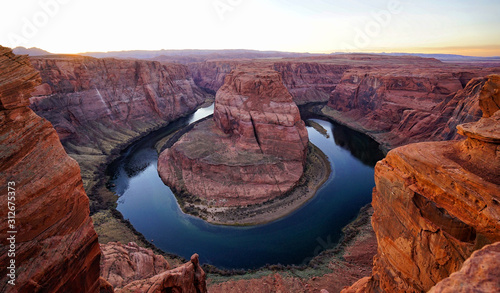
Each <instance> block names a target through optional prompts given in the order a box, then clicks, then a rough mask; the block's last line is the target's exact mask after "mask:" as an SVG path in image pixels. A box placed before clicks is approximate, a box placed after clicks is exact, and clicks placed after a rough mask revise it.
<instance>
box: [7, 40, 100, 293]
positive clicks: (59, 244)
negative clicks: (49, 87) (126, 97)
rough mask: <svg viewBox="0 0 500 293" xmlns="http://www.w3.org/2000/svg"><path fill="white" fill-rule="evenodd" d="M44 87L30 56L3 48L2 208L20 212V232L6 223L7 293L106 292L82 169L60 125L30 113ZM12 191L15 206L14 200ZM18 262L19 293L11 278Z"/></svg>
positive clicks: (16, 217) (16, 226) (16, 282)
mask: <svg viewBox="0 0 500 293" xmlns="http://www.w3.org/2000/svg"><path fill="white" fill-rule="evenodd" d="M39 83H40V77H39V74H38V72H37V71H35V70H34V69H33V67H32V66H31V64H30V62H29V60H28V58H27V57H26V56H15V55H14V54H12V52H11V51H10V49H7V48H4V47H0V144H1V145H2V147H1V148H0V173H1V175H0V186H2V190H3V194H2V196H0V205H1V206H2V209H3V210H4V211H6V210H7V205H8V201H9V202H12V203H14V204H15V223H11V224H13V225H14V227H8V226H7V224H8V223H7V221H2V222H1V223H0V231H1V232H0V238H1V244H2V245H1V246H0V263H2V274H1V276H0V280H1V285H0V291H2V292H98V290H99V257H100V249H99V244H98V242H97V235H96V233H95V231H94V228H93V226H92V221H91V219H90V217H89V201H88V198H87V196H86V194H85V192H84V190H83V186H82V179H81V177H80V168H79V167H78V164H77V163H76V161H75V160H73V159H71V158H70V157H68V155H66V153H65V152H64V149H63V147H62V145H61V143H60V141H59V138H58V136H57V133H56V131H55V130H54V129H53V128H52V125H51V124H50V123H49V122H48V121H47V120H45V119H43V118H40V117H39V116H37V115H36V114H35V113H34V112H33V111H32V110H31V109H29V108H28V105H29V97H30V93H31V92H32V91H33V89H34V87H35V85H37V84H39ZM10 182H13V183H10ZM8 186H11V187H13V188H14V189H15V190H13V191H12V192H14V193H15V199H12V198H11V197H8V196H7V187H8ZM11 199H12V200H11ZM6 215H7V214H6V213H4V216H6ZM7 231H17V234H9V233H8V232H7ZM11 235H13V236H15V257H13V258H10V257H9V256H8V251H9V249H12V248H13V247H12V245H11V243H8V242H7V239H8V237H9V236H11ZM12 259H13V260H15V276H16V277H15V284H16V285H15V286H14V287H12V286H11V285H9V284H7V281H8V280H9V279H10V278H9V277H8V276H7V273H6V267H7V264H10V262H11V260H12ZM4 265H5V266H4Z"/></svg>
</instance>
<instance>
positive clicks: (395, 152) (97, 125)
mask: <svg viewBox="0 0 500 293" xmlns="http://www.w3.org/2000/svg"><path fill="white" fill-rule="evenodd" d="M0 56H1V59H0V74H1V76H0V101H1V104H0V112H1V116H0V117H1V118H0V119H2V123H1V126H0V133H1V134H2V135H1V136H0V138H1V140H2V146H8V147H2V149H1V152H2V154H1V156H0V159H1V164H0V166H1V167H0V171H1V172H2V176H1V178H0V185H2V186H7V184H8V182H11V181H12V182H16V183H15V184H16V187H17V188H16V194H19V195H18V196H16V208H17V210H16V212H17V213H18V215H19V216H18V218H17V219H16V222H17V223H18V224H17V225H18V226H17V228H18V229H19V231H21V230H22V231H23V233H22V234H21V233H20V234H18V236H16V237H19V238H16V240H17V245H18V246H17V252H16V255H17V256H16V266H17V267H18V268H19V271H22V272H23V273H22V274H21V273H20V274H18V279H17V280H16V281H17V283H18V284H21V285H19V286H21V287H19V290H18V291H19V292H36V291H37V290H38V291H43V290H49V291H75V290H77V291H78V290H82V288H85V291H86V292H97V291H98V290H101V292H111V291H112V290H113V289H112V287H113V286H114V287H115V290H116V292H135V291H144V292H153V291H155V290H157V291H161V290H167V288H169V290H174V288H177V289H175V290H185V292H204V291H206V284H205V279H206V276H205V274H204V272H203V270H202V269H201V267H200V264H199V260H198V257H197V256H196V255H193V257H192V258H191V260H190V261H187V263H186V264H184V265H179V266H178V267H177V268H173V269H171V268H170V267H171V266H170V265H169V264H168V263H169V261H168V260H166V259H165V258H164V256H160V255H157V254H155V252H153V251H151V250H147V249H144V248H140V247H139V246H138V245H137V244H133V243H129V244H127V245H124V244H120V243H106V244H103V246H101V248H99V243H98V237H97V234H96V233H95V230H94V228H93V223H92V219H91V218H90V217H89V212H90V211H89V200H88V198H87V196H86V194H85V190H86V191H87V193H92V195H91V196H92V198H93V199H92V202H91V203H90V204H91V209H92V210H94V211H97V212H99V210H105V209H107V208H108V206H107V204H109V202H108V203H104V204H103V203H102V201H103V199H102V198H103V197H105V195H103V193H104V192H103V191H102V190H103V188H102V185H103V180H104V179H102V178H100V177H102V175H103V173H102V169H103V168H104V167H103V166H105V165H106V164H107V163H109V160H110V159H111V158H113V157H115V156H116V155H117V153H118V152H119V151H120V150H121V149H123V148H124V146H126V145H127V144H129V143H130V142H131V141H133V140H135V139H137V138H138V137H140V136H142V135H144V134H145V133H148V132H150V131H152V130H154V129H157V128H159V127H161V126H164V125H166V124H168V123H169V122H171V121H173V120H174V119H176V118H178V117H181V116H184V115H186V114H188V113H189V112H191V111H193V110H194V109H195V108H196V107H198V106H199V105H201V104H202V103H203V102H205V100H207V99H210V98H211V94H209V93H207V91H208V92H211V93H215V92H216V91H221V94H225V97H227V99H224V96H223V99H222V100H221V101H222V103H221V104H220V106H221V107H219V108H218V107H217V104H216V114H215V117H216V121H219V122H217V123H216V122H213V121H211V123H212V124H211V126H210V127H208V126H207V128H205V129H202V130H203V133H205V134H206V133H208V132H207V129H208V130H210V131H214V132H217V133H218V135H219V138H220V137H228V140H231V143H233V144H234V145H235V146H236V145H239V146H243V147H247V148H248V150H252V151H255V150H257V149H258V148H259V143H257V139H256V138H257V137H259V131H257V132H254V131H253V130H255V129H258V128H259V127H256V128H255V127H254V128H253V130H252V128H251V127H249V126H250V124H252V123H251V122H252V121H251V120H250V124H249V123H248V122H249V121H248V119H247V120H242V121H244V122H245V123H241V125H240V124H239V123H237V121H238V120H233V119H232V118H231V117H234V116H231V115H233V113H235V114H237V116H242V115H243V114H245V109H244V108H242V107H240V106H238V105H239V104H237V103H238V101H239V99H240V98H238V95H232V94H231V93H230V92H228V89H225V88H224V86H223V85H224V80H232V81H233V85H234V88H233V89H232V90H233V91H234V90H235V89H236V92H237V90H238V85H241V84H238V83H236V82H234V81H235V78H234V76H231V75H230V72H231V71H233V70H234V69H236V67H237V66H240V65H241V64H243V65H245V66H248V64H253V66H258V67H260V68H262V67H263V68H265V70H264V71H263V72H266V74H268V75H269V79H271V80H274V81H276V79H279V80H280V82H282V84H283V85H284V87H282V86H280V87H279V88H278V89H279V90H277V92H279V93H282V92H283V91H287V93H288V92H289V95H290V96H287V102H286V103H288V105H293V103H291V99H293V101H294V102H295V103H296V104H311V105H313V107H312V108H311V109H312V111H313V112H315V113H316V114H318V115H322V116H323V117H329V118H330V119H332V120H334V121H337V122H339V123H341V124H344V125H347V126H349V127H351V128H354V129H356V130H359V131H361V132H363V133H366V134H368V135H370V136H372V137H373V138H374V139H376V140H377V141H378V142H379V143H381V144H382V146H383V148H384V149H385V150H386V151H388V150H391V149H392V150H391V151H390V152H389V153H388V155H387V157H386V159H384V160H383V161H381V162H379V163H378V164H377V167H376V176H375V179H376V188H375V190H374V193H373V203H372V205H373V208H374V214H373V216H372V217H371V222H372V224H373V230H372V231H370V229H371V228H370V227H368V226H369V223H368V225H365V226H363V227H364V228H366V229H367V231H366V234H363V235H364V236H366V238H362V239H358V238H356V239H357V241H360V242H356V243H358V244H359V245H360V247H361V248H359V247H358V250H354V251H351V254H350V255H349V254H345V255H342V256H341V257H340V260H339V261H338V262H335V261H332V262H331V264H329V265H328V270H329V273H326V274H324V275H321V276H317V277H314V278H309V279H308V278H296V277H283V276H282V275H283V274H286V271H284V272H283V271H282V272H281V273H277V274H270V275H268V276H266V277H262V278H253V279H251V280H242V281H228V282H223V283H220V284H209V289H210V291H211V292H217V291H220V292H238V290H240V291H242V290H245V289H242V288H246V290H250V289H256V288H261V289H262V290H263V291H262V292H274V291H277V290H278V289H279V290H282V291H284V292H286V291H291V290H295V291H299V292H316V291H319V290H321V289H325V288H327V289H329V290H332V292H335V291H333V290H339V289H340V288H342V287H343V286H346V285H351V284H352V283H353V281H354V280H355V279H361V280H360V281H358V282H357V283H355V284H354V285H353V286H352V287H350V288H346V289H345V292H379V291H382V290H384V291H387V292H398V291H401V290H403V291H407V292H422V291H427V290H434V291H435V292H446V290H451V291H453V290H452V289H453V288H454V286H463V285H460V284H461V282H462V284H463V280H464V278H466V277H469V278H470V281H467V283H468V285H470V286H479V285H480V283H481V281H482V280H491V281H489V283H488V284H489V285H488V286H495V284H497V287H493V288H498V276H495V275H494V274H489V275H488V274H486V273H487V272H484V271H481V270H480V267H481V266H483V267H484V266H486V265H487V266H490V267H491V268H492V269H491V270H490V271H494V270H493V268H497V270H498V263H495V262H494V261H495V259H496V258H495V257H496V255H497V254H498V248H497V246H498V244H497V243H495V242H498V241H500V238H499V237H500V235H499V234H498V233H499V231H500V227H499V226H498V219H499V218H500V210H499V205H498V202H499V200H500V188H499V182H500V180H499V178H498V174H500V170H499V166H500V162H499V158H498V152H499V151H498V149H499V146H498V143H499V141H500V138H499V137H498V133H500V130H499V129H498V125H499V115H500V114H499V113H500V112H499V111H497V110H498V109H497V108H498V105H499V104H500V102H499V96H498V91H499V90H498V89H499V88H500V84H499V77H498V75H490V74H491V73H499V72H500V69H499V68H498V67H496V68H495V67H488V68H487V67H479V66H472V65H467V66H465V65H460V66H458V65H453V64H444V63H442V62H439V61H437V60H435V59H423V58H417V57H389V56H375V55H365V54H354V55H333V56H320V57H317V56H316V57H307V58H306V57H300V58H295V59H293V58H283V59H266V60H252V61H249V60H229V61H226V60H217V61H206V62H201V63H189V64H187V65H180V64H172V63H165V62H158V61H144V60H120V59H107V58H106V59H97V58H91V57H82V56H60V55H55V56H50V57H32V58H30V59H28V58H27V57H23V56H15V55H13V54H12V53H11V52H10V50H9V49H6V48H4V47H0ZM33 66H34V68H35V69H36V70H38V72H39V73H38V72H37V71H35V70H34V69H33ZM271 70H272V71H273V72H272V73H269V71H271ZM274 71H276V72H278V73H279V74H276V73H274ZM242 74H243V73H242ZM257 75H258V74H257V73H256V72H253V73H252V74H250V75H247V77H246V78H247V79H246V81H245V82H246V83H243V85H244V84H247V85H248V90H250V89H252V90H253V91H257V90H258V89H259V88H260V87H259V86H260V85H261V84H262V82H263V81H262V80H260V82H261V83H260V84H259V83H256V80H259V79H258V78H256V76H257ZM269 79H267V80H269ZM273 84H275V82H273ZM252 86H253V87H252ZM35 87H36V89H35ZM243 88H245V87H243ZM275 89H276V88H275ZM31 92H33V93H32V97H31V98H29V97H30V93H31ZM273 92H274V91H273ZM232 103H236V104H232ZM318 103H320V104H318ZM269 105H271V103H269ZM28 106H29V107H30V108H31V109H32V110H33V111H32V110H30V109H29V108H28ZM259 106H261V105H259ZM287 107H288V108H287V111H290V109H292V108H293V106H287ZM271 108H272V107H271ZM279 108H280V107H278V109H279ZM293 109H295V108H293ZM293 109H292V110H291V111H292V113H293V114H292V115H291V118H290V119H289V118H287V119H288V120H287V119H285V120H286V121H287V123H289V122H291V121H292V122H293V123H292V124H291V125H295V124H296V123H297V121H296V120H297V119H296V118H297V117H296V116H297V115H298V112H297V114H295V113H296V112H295V110H293ZM247 111H248V110H247ZM34 112H36V114H35V113H34ZM229 114H231V115H229ZM37 115H40V116H42V117H44V118H46V119H47V120H48V121H50V123H49V122H47V121H46V120H44V119H42V118H40V117H39V116H37ZM285 116H286V115H285ZM251 117H253V116H251ZM299 117H300V116H299ZM259 118H260V117H259ZM265 118H266V119H269V118H268V117H267V115H265ZM238 119H240V117H239V118H238ZM252 119H254V118H252ZM255 120H256V121H258V122H259V121H260V120H258V119H255ZM278 120H279V121H282V120H281V119H278ZM285 120H284V121H285ZM299 120H300V118H299ZM264 121H266V120H264ZM298 123H300V121H299V122H298ZM51 124H52V125H51ZM261 124H262V125H264V126H265V124H266V123H261ZM257 125H259V123H257ZM457 126H458V127H457ZM196 127H198V126H196ZM196 127H195V128H196ZM266 127H267V126H266ZM266 127H263V128H261V129H263V131H264V132H268V128H266ZM200 128H203V127H200ZM457 128H458V131H457V130H456V129H457ZM54 129H55V130H54ZM223 130H225V131H226V132H227V133H226V132H224V131H223ZM250 130H251V131H250ZM56 131H57V132H56ZM297 132H298V133H299V135H298V137H299V138H300V139H299V140H300V141H302V136H301V135H300V131H297ZM231 133H238V135H239V136H237V137H238V138H239V139H231V138H230V134H231ZM271 133H272V131H271ZM256 134H257V135H256ZM463 136H465V137H466V139H465V140H460V139H461V137H463ZM240 138H241V139H240ZM263 138H264V140H263V141H265V140H266V139H268V138H269V137H267V138H266V137H265V136H264V137H263ZM183 139H185V140H188V136H186V138H185V137H183ZM294 139H295V141H296V142H297V143H296V144H294V145H296V146H300V147H297V148H295V147H294V148H293V149H294V150H296V152H295V151H294V152H293V153H294V157H296V158H300V159H299V160H297V162H300V164H302V163H303V160H304V157H305V154H304V153H305V147H304V144H302V143H300V144H299V143H298V141H299V140H297V137H295V138H294ZM450 140H451V141H450ZM423 141H434V142H423ZM437 141H440V142H437ZM61 142H62V144H61ZM180 142H182V139H181V141H180ZM250 142H251V143H250ZM420 142H422V143H420ZM412 143H417V144H412ZM262 146H264V148H263V150H269V152H270V153H271V154H273V155H276V153H278V154H279V155H281V153H282V152H280V151H279V144H278V147H275V145H274V144H273V143H270V144H267V145H266V144H265V143H263V144H262ZM63 147H64V149H63ZM212 147H213V146H212V145H211V146H210V148H212ZM396 147H399V148H396ZM64 151H66V152H67V153H68V154H69V155H70V157H72V158H73V159H75V160H76V161H75V160H73V159H71V158H70V157H68V156H67V155H66V154H65V152H64ZM274 151H276V153H273V152H274ZM302 152H304V153H302ZM174 157H175V158H178V156H174ZM78 164H79V165H80V168H81V172H80V170H79V167H78ZM180 164H183V163H182V162H181V163H180ZM27 170H29V172H27ZM193 174H194V173H193ZM82 177H83V183H82ZM291 185H293V184H291ZM0 199H1V204H2V205H4V204H5V206H7V198H6V197H4V196H2V197H0ZM100 201H101V202H100ZM104 201H105V200H104ZM40 206H43V207H47V208H46V209H45V211H46V212H40ZM48 207H50V212H48V211H47V210H48ZM1 225H2V229H1V231H2V234H1V235H2V246H1V248H0V250H1V251H0V253H1V255H0V260H1V262H2V263H7V262H8V259H7V253H6V250H7V249H8V246H7V243H5V239H7V237H8V236H7V235H6V234H5V233H4V231H8V229H7V226H6V225H7V223H6V222H3V223H2V224H1ZM367 235H368V236H367ZM370 235H371V236H370ZM99 237H101V235H99ZM375 239H376V241H375ZM363 241H366V242H363ZM376 242H378V246H377V243H376ZM61 243H65V244H68V245H64V246H63V245H60V244H61ZM139 244H140V243H139ZM140 245H142V244H140ZM352 247H356V245H354V244H353V245H352ZM366 247H370V248H371V249H366ZM375 248H376V249H377V250H378V251H377V255H376V256H375V259H374V266H373V269H371V268H370V264H369V263H370V262H371V255H373V254H375V251H374V250H375ZM363 250H366V251H371V254H370V253H367V254H361V255H360V251H363ZM474 251H476V252H474ZM356 255H357V256H356ZM350 257H351V258H350ZM33 259H35V260H36V261H33ZM100 259H102V262H101V261H100ZM349 259H351V260H354V261H353V263H355V264H356V265H358V267H363V268H366V270H363V271H362V272H361V271H357V270H356V268H357V267H354V268H352V270H349V269H346V268H348V267H349V265H350V262H349ZM367 260H368V263H367ZM401 260H405V261H401ZM100 262H101V264H100ZM478 263H479V265H478ZM143 269H144V270H145V271H144V270H143ZM460 269H461V270H460ZM342 270H347V271H348V272H351V273H352V272H355V273H352V274H349V275H346V273H344V274H342V272H345V271H342ZM454 272H456V273H454ZM471 272H472V273H471ZM476 272H477V273H476ZM479 272H481V273H483V274H479ZM452 273H453V274H452ZM450 274H451V276H450ZM100 275H101V276H103V277H104V278H100V277H99V276H100ZM5 276H6V274H4V275H3V277H2V282H3V284H6V280H7V279H6V277H5ZM339 276H345V277H346V278H344V279H343V280H342V281H338V282H337V281H336V280H339ZM483 276H484V277H483ZM362 277H365V278H362ZM448 277H449V278H448ZM105 279H107V281H106V280H105ZM468 280H469V279H468ZM474 280H475V281H474ZM4 281H5V282H4ZM108 281H109V282H108ZM440 281H441V282H440ZM495 282H496V283H495ZM333 283H335V285H333ZM433 286H436V287H434V288H432V287H433ZM75 288H77V289H75ZM179 288H183V289H179ZM249 288H250V289H249ZM431 288H432V289H431ZM450 288H451V289H450ZM489 288H491V287H489ZM4 290H7V287H2V291H4ZM106 290H107V291H106Z"/></svg>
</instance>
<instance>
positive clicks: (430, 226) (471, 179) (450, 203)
mask: <svg viewBox="0 0 500 293" xmlns="http://www.w3.org/2000/svg"><path fill="white" fill-rule="evenodd" d="M498 81H499V76H498V75H492V76H488V77H486V78H485V79H483V82H481V86H480V87H479V88H477V89H476V90H475V91H473V93H474V94H473V96H472V97H471V98H472V99H474V100H475V101H477V102H478V103H479V106H480V107H481V110H482V114H483V117H482V118H481V119H480V120H479V121H478V122H473V123H466V124H462V125H459V126H458V132H459V133H460V134H462V135H464V136H466V137H467V139H466V140H463V141H459V142H453V141H448V142H427V143H418V144H410V145H407V146H404V147H400V148H397V149H394V150H392V151H390V152H389V153H388V155H387V157H386V158H385V159H384V160H382V161H380V162H379V163H377V166H376V168H375V181H376V189H375V190H374V192H373V199H372V205H373V207H374V210H375V212H374V215H373V218H372V225H373V228H374V230H375V234H376V235H377V241H378V254H377V256H376V257H375V259H374V268H373V275H372V277H371V278H365V279H362V280H360V281H359V282H358V283H357V284H355V285H354V286H353V287H352V288H350V289H347V290H346V291H345V292H356V290H361V291H363V292H378V291H379V290H383V291H384V292H401V291H404V292H422V291H427V290H429V289H430V288H431V287H433V286H434V285H436V284H437V283H438V282H439V281H441V280H443V279H444V278H446V277H448V276H449V275H450V274H451V273H453V272H456V271H458V270H459V269H460V268H461V266H462V264H463V263H464V261H465V260H466V259H468V258H469V257H470V256H471V254H472V252H473V251H475V250H477V249H479V248H481V247H483V246H484V245H486V244H490V243H494V242H498V241H500V224H499V223H500V222H499V219H500V205H499V202H500V178H499V176H500V172H499V171H500V157H499V149H500V144H499V143H500V136H499V135H500V111H498V109H499V107H498V101H499V97H500V96H499V94H498V93H499V88H500V84H499V82H498ZM476 268H477V266H476ZM477 269H478V270H480V269H479V268H477ZM497 269H498V268H497ZM478 273H479V272H478ZM472 274H474V273H472ZM476 281H477V279H476ZM478 282H479V281H478ZM446 284H448V285H450V286H452V285H453V282H452V281H447V283H446ZM443 286H444V285H441V286H440V288H441V289H442V288H443ZM498 286H499V285H498V283H497V287H496V289H495V291H496V290H498V289H499V287H498ZM455 289H456V290H458V289H457V288H455Z"/></svg>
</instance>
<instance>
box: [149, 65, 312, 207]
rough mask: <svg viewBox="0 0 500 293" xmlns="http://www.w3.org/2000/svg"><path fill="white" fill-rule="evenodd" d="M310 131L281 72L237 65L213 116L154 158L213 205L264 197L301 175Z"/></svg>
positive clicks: (166, 175)
mask: <svg viewBox="0 0 500 293" xmlns="http://www.w3.org/2000/svg"><path fill="white" fill-rule="evenodd" d="M307 143H308V137H307V131H306V128H305V125H304V122H303V121H302V120H301V119H300V114H299V111H298V108H297V106H296V105H295V104H294V102H293V100H292V97H291V95H290V94H289V93H288V91H287V90H286V88H285V87H284V85H283V82H282V80H281V77H280V75H279V73H278V72H276V71H274V70H272V69H270V68H268V67H259V66H256V67H255V66H253V67H242V68H240V69H237V70H234V71H233V72H232V73H231V74H229V75H228V76H227V77H226V81H225V84H224V86H222V88H221V89H220V90H219V91H218V92H217V96H216V100H215V112H214V119H213V120H209V121H205V122H203V123H200V124H198V125H196V126H195V127H194V129H193V130H191V131H190V132H188V133H187V134H185V135H184V136H182V137H181V139H180V140H179V141H178V142H177V143H176V144H175V145H174V146H172V147H171V148H170V149H167V150H165V151H164V152H163V153H162V154H161V155H160V158H159V161H158V172H159V174H160V176H161V178H162V179H163V181H164V182H165V183H166V184H167V185H169V186H171V187H173V188H174V189H175V190H177V191H182V192H187V193H189V194H191V195H196V196H198V197H201V198H204V199H207V200H210V201H212V203H213V204H215V205H229V206H235V205H247V204H253V203H261V202H264V201H266V200H269V199H272V198H274V197H277V196H279V195H282V194H284V193H286V192H288V191H289V190H291V189H292V188H293V187H294V185H295V184H296V183H297V181H298V180H299V179H300V177H301V176H302V173H303V167H304V162H305V158H306V151H307Z"/></svg>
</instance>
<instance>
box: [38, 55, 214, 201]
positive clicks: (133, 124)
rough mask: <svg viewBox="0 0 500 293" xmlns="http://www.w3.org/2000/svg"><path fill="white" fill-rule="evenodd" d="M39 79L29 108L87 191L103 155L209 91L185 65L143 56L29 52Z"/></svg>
mask: <svg viewBox="0 0 500 293" xmlns="http://www.w3.org/2000/svg"><path fill="white" fill-rule="evenodd" d="M31 62H32V64H33V65H34V67H35V68H36V69H37V70H38V71H39V72H40V75H41V78H42V84H41V85H40V86H38V87H37V89H36V91H35V92H34V94H33V97H32V98H31V99H30V101H31V105H30V107H31V108H32V109H33V110H34V111H35V112H36V113H37V114H38V115H40V116H42V117H44V118H46V119H47V120H49V121H50V122H51V123H52V125H53V126H54V128H55V129H56V130H57V133H58V135H59V138H60V139H61V142H62V144H63V146H64V147H65V149H66V151H67V152H68V153H69V154H70V156H72V157H73V158H75V159H76V160H77V161H78V162H79V164H80V166H81V168H82V176H83V180H84V187H85V189H86V190H87V192H89V191H90V190H91V187H93V180H95V178H94V177H93V176H94V172H95V171H96V170H97V169H98V168H99V165H100V164H103V163H105V162H106V156H109V155H110V154H111V153H112V152H113V151H116V150H118V149H119V148H121V147H124V146H125V145H126V144H127V143H129V142H130V141H132V140H133V139H136V138H137V137H139V136H141V135H143V134H145V133H148V132H150V131H151V130H153V129H156V128H159V127H160V126H163V125H166V124H167V123H168V122H170V121H173V120H175V119H177V118H179V117H181V116H184V115H187V114H188V113H190V112H192V111H193V110H194V109H195V108H196V107H198V106H199V105H200V104H201V103H203V102H204V101H205V99H206V98H207V97H208V95H207V94H206V93H205V92H204V91H202V90H201V89H200V88H198V87H197V86H196V85H195V84H194V82H193V80H192V79H191V77H190V75H189V71H188V69H187V67H186V66H184V65H180V64H169V63H160V62H153V61H143V60H119V59H111V58H109V59H96V58H91V57H82V56H69V55H52V56H46V57H32V58H31Z"/></svg>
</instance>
